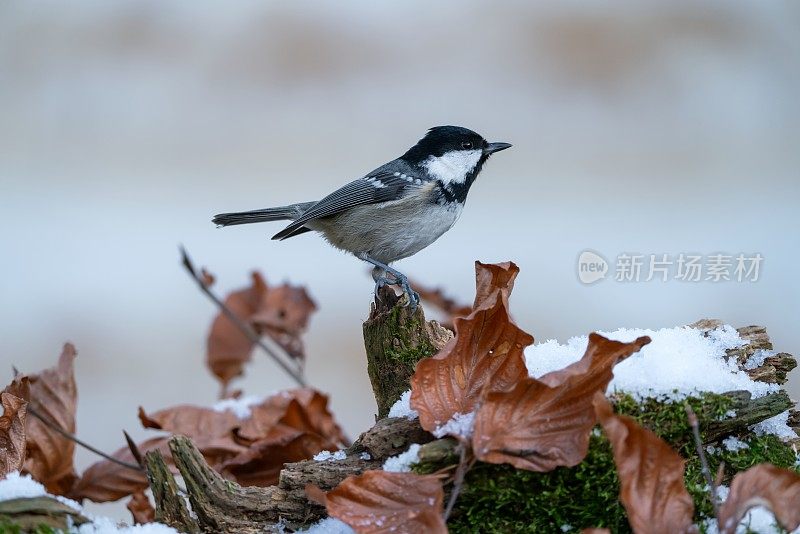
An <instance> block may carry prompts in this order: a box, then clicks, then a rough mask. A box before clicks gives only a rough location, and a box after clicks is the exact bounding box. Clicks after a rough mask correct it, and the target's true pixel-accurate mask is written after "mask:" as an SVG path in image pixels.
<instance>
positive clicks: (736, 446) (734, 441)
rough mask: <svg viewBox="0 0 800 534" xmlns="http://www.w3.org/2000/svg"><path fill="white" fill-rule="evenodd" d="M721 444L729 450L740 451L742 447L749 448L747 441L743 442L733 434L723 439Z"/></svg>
mask: <svg viewBox="0 0 800 534" xmlns="http://www.w3.org/2000/svg"><path fill="white" fill-rule="evenodd" d="M722 446H723V447H725V448H726V449H728V450H729V451H731V452H736V451H741V450H743V449H749V448H750V445H748V444H747V443H745V442H744V441H742V440H740V439H739V438H737V437H735V436H730V437H727V438H725V439H723V440H722Z"/></svg>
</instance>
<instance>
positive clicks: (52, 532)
mask: <svg viewBox="0 0 800 534" xmlns="http://www.w3.org/2000/svg"><path fill="white" fill-rule="evenodd" d="M59 532H61V531H60V530H56V529H54V528H52V527H49V526H47V525H38V526H37V527H36V528H34V529H33V530H23V529H22V527H21V526H19V525H17V524H15V523H14V522H13V521H12V520H11V519H10V518H8V517H4V516H0V534H58V533H59Z"/></svg>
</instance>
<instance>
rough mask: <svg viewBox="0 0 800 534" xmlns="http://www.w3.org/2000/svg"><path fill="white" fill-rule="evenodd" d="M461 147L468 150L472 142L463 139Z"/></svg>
mask: <svg viewBox="0 0 800 534" xmlns="http://www.w3.org/2000/svg"><path fill="white" fill-rule="evenodd" d="M461 148H463V149H464V150H469V149H470V148H472V143H470V142H469V141H464V142H463V143H461Z"/></svg>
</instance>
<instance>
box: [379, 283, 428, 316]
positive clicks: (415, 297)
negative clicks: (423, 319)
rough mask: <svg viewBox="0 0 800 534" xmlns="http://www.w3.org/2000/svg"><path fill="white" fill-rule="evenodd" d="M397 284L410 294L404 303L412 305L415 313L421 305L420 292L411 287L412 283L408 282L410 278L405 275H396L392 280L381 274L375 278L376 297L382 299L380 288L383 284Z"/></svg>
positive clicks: (412, 310)
mask: <svg viewBox="0 0 800 534" xmlns="http://www.w3.org/2000/svg"><path fill="white" fill-rule="evenodd" d="M393 285H397V286H400V288H401V289H402V290H403V293H405V294H406V295H408V300H407V301H406V303H405V304H404V306H410V307H411V313H414V312H415V311H416V309H417V306H418V305H419V294H418V293H417V292H416V291H414V290H413V289H412V288H411V284H410V283H409V282H408V278H406V277H405V276H396V277H394V280H390V279H389V278H387V277H385V276H381V277H379V278H376V279H375V298H377V299H378V300H380V289H381V288H382V287H383V286H393Z"/></svg>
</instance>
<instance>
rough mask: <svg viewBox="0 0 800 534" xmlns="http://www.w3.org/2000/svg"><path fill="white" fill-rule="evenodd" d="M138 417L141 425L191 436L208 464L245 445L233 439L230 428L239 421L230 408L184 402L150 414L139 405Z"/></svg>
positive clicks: (221, 459)
mask: <svg viewBox="0 0 800 534" xmlns="http://www.w3.org/2000/svg"><path fill="white" fill-rule="evenodd" d="M139 420H140V421H141V422H142V426H144V427H145V428H154V429H157V430H166V431H167V432H170V433H172V434H173V435H178V434H180V435H184V436H187V437H189V438H192V440H193V441H194V443H195V445H196V446H197V448H198V449H199V450H200V452H201V453H202V454H203V457H204V458H205V459H206V461H207V462H208V463H209V465H211V466H212V467H216V466H218V465H219V464H221V463H222V462H224V461H225V460H228V459H230V458H233V457H234V456H236V455H238V454H241V453H242V452H244V451H245V450H246V449H247V448H246V447H243V446H241V445H239V444H237V443H236V442H235V441H234V439H233V438H234V434H233V432H234V429H235V428H237V427H238V426H239V425H240V424H242V421H241V420H240V419H239V418H238V417H236V415H235V414H233V413H232V412H230V411H227V410H225V411H221V412H218V411H216V410H213V409H211V408H203V407H200V406H191V405H188V404H184V405H180V406H173V407H171V408H165V409H163V410H159V411H157V412H154V413H152V414H149V415H148V414H147V413H145V411H144V409H143V408H142V407H139Z"/></svg>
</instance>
